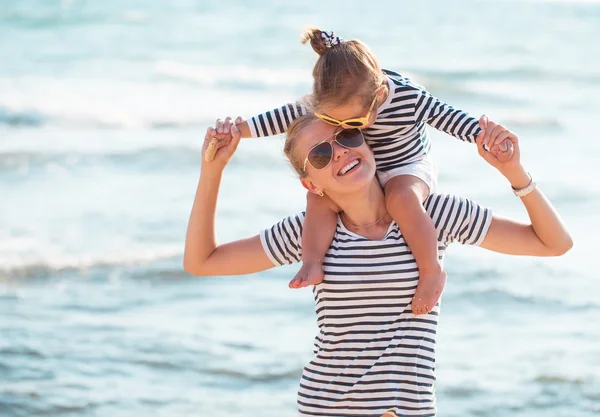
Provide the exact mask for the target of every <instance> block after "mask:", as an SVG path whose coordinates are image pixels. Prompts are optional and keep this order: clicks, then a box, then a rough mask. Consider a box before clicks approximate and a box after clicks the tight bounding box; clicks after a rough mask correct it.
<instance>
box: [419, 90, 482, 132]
mask: <svg viewBox="0 0 600 417" xmlns="http://www.w3.org/2000/svg"><path fill="white" fill-rule="evenodd" d="M416 87H417V88H418V86H416ZM415 119H416V120H415V122H417V123H418V122H426V123H427V124H429V125H430V126H433V127H435V128H436V129H437V130H440V131H442V132H446V133H448V134H449V135H452V136H454V137H455V138H457V139H460V140H464V141H465V142H470V143H475V138H476V137H477V135H478V134H479V132H480V129H479V125H478V120H477V119H476V118H474V117H473V116H471V115H470V114H468V113H467V112H465V111H462V110H459V109H455V108H454V107H452V106H451V105H449V104H447V103H444V102H443V101H441V100H440V99H438V98H437V97H434V96H433V95H431V94H430V93H429V92H428V91H426V90H425V89H422V88H419V94H418V95H417V98H416V102H415Z"/></svg>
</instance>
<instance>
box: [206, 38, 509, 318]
mask: <svg viewBox="0 0 600 417" xmlns="http://www.w3.org/2000/svg"><path fill="white" fill-rule="evenodd" d="M307 41H310V44H311V46H312V47H313V49H314V50H315V52H316V53H317V54H319V59H318V60H317V63H316V64H315V67H314V69H313V77H314V86H313V92H312V94H311V95H310V96H309V98H308V101H307V102H305V104H306V105H305V104H303V103H300V102H299V103H295V104H287V105H284V106H283V107H281V108H277V109H275V110H272V111H269V112H267V113H264V114H260V115H258V116H255V117H252V118H251V119H249V120H248V121H246V122H243V123H241V124H239V125H238V126H237V127H238V129H239V130H240V131H241V133H242V137H264V136H270V135H277V134H280V133H284V132H285V131H286V130H287V127H288V126H289V125H290V123H291V122H292V121H293V120H294V119H296V118H298V117H299V116H301V115H303V114H306V113H307V112H308V111H309V109H310V111H312V112H314V113H315V115H316V116H317V117H319V118H320V119H321V120H323V121H324V122H326V123H329V124H331V125H335V126H339V128H340V129H354V128H358V129H362V130H363V134H364V137H365V139H366V142H367V143H368V144H369V146H370V147H371V149H372V151H373V153H374V156H375V161H376V163H377V169H378V177H379V181H380V182H381V185H382V186H383V187H384V189H385V201H386V207H387V210H388V212H389V213H390V215H391V216H392V218H393V219H394V220H395V221H396V223H397V224H398V225H399V226H400V230H402V234H403V236H404V239H405V241H406V242H407V243H408V245H409V247H410V250H411V251H412V253H413V255H414V257H415V259H416V262H417V266H418V269H419V283H418V285H417V288H416V292H415V296H414V298H413V300H412V311H413V313H414V314H425V313H428V312H430V311H431V310H432V309H433V307H434V306H435V304H436V303H437V302H438V300H439V298H440V295H441V292H442V289H443V288H444V284H445V282H446V273H445V271H444V270H443V268H442V265H441V264H440V262H439V260H438V248H437V240H438V239H437V236H436V232H435V228H434V225H433V223H432V221H431V217H430V216H429V215H428V214H427V213H426V211H425V209H424V208H423V202H424V200H425V199H426V198H427V196H428V195H429V194H430V193H431V192H432V191H433V189H434V188H435V185H436V181H437V170H436V167H435V165H434V163H433V161H432V159H431V157H430V156H429V150H430V147H431V143H430V141H429V137H428V136H427V130H426V127H425V123H428V124H430V125H431V126H433V127H435V128H436V129H439V130H442V131H444V132H446V133H449V134H451V135H452V136H455V137H456V138H458V139H461V140H463V141H467V142H471V143H475V138H476V136H477V135H478V134H479V132H480V129H479V127H478V120H477V119H475V118H473V117H471V116H470V115H468V114H467V113H465V112H463V111H461V110H458V109H454V108H453V107H451V106H449V105H448V104H446V103H444V102H442V101H440V100H439V99H437V98H435V97H434V96H432V95H431V94H429V93H428V92H427V91H425V90H424V89H423V88H422V87H420V86H418V85H417V84H415V83H413V82H412V81H411V80H410V79H409V78H406V77H404V76H402V75H400V74H398V73H396V72H393V71H388V70H382V69H381V67H380V65H379V62H378V61H377V58H376V57H375V55H374V54H373V52H372V51H371V50H370V48H369V47H368V46H367V45H365V44H364V43H362V42H361V41H358V40H351V41H345V40H343V39H341V38H340V37H338V36H336V35H335V34H334V33H333V32H324V31H321V30H320V29H316V28H312V29H309V30H307V31H306V32H305V34H304V36H303V39H302V43H306V42H307ZM216 128H217V132H218V133H225V134H227V133H229V132H226V131H224V128H223V124H222V123H219V122H217V126H216ZM500 141H503V142H501V143H500V144H489V145H494V146H493V147H492V151H493V152H494V154H496V155H497V156H498V157H499V158H500V159H503V160H508V159H509V158H510V156H511V155H512V142H510V141H509V140H508V139H506V138H503V137H500ZM332 158H333V144H331V140H330V139H329V140H326V141H324V142H321V143H320V144H318V145H316V146H315V147H313V149H312V150H311V152H310V154H309V158H307V160H306V161H305V167H306V164H311V165H312V166H313V168H315V169H323V168H325V167H327V166H328V165H329V163H330V162H331V160H332ZM360 163H361V161H360V160H349V161H348V163H347V164H345V165H344V166H343V167H342V169H340V170H339V172H338V173H337V175H338V176H348V175H352V172H353V169H354V168H355V167H356V166H358V165H360ZM339 211H340V210H339V208H338V207H337V206H336V205H335V204H334V203H333V202H332V201H331V200H330V199H329V198H327V196H326V195H325V194H323V193H322V192H321V193H320V194H318V195H316V194H314V193H308V196H307V208H306V219H305V223H304V231H303V232H302V248H303V251H302V263H303V265H302V268H301V269H300V271H299V272H298V274H297V275H296V276H295V277H294V279H292V281H291V282H290V287H292V288H299V287H304V286H308V285H315V284H318V283H319V282H321V281H322V280H323V269H322V262H323V258H324V255H325V253H326V252H327V249H328V248H329V246H330V245H331V243H332V240H333V237H334V233H335V229H336V219H337V213H338V212H339ZM342 215H343V213H342ZM380 221H381V219H376V220H375V221H374V222H373V223H371V224H361V225H354V226H355V227H356V228H365V227H370V226H373V225H375V224H377V223H378V222H380ZM354 255H355V254H354ZM373 261H375V262H376V260H365V262H373ZM402 262H403V261H402V260H398V263H402ZM389 268H391V269H393V268H394V265H389Z"/></svg>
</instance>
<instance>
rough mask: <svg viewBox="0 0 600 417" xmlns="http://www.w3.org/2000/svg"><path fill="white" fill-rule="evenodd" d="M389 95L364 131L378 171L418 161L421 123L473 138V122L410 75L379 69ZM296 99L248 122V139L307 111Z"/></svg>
mask: <svg viewBox="0 0 600 417" xmlns="http://www.w3.org/2000/svg"><path fill="white" fill-rule="evenodd" d="M384 73H385V76H386V78H387V81H388V86H389V92H390V93H389V94H388V97H387V99H386V101H385V102H384V103H383V104H382V105H381V106H379V108H378V110H377V119H376V121H375V123H374V124H373V125H372V126H370V127H369V128H367V129H364V130H363V133H364V135H365V140H366V142H367V144H369V146H370V147H371V149H372V150H373V153H374V154H375V162H376V164H377V169H379V170H381V171H389V170H391V169H394V168H400V167H403V166H405V165H408V164H410V163H412V162H416V161H420V160H421V159H423V158H424V157H425V156H426V155H427V154H428V153H429V151H430V149H431V142H430V140H429V136H428V135H427V129H426V127H425V123H428V124H429V125H431V126H433V127H435V128H436V129H438V130H441V131H443V132H446V133H448V134H450V135H452V136H454V137H456V138H458V139H461V140H463V141H466V142H472V143H473V142H475V138H476V136H477V135H478V134H479V126H478V121H477V119H475V118H474V117H472V116H470V115H469V114H468V113H466V112H464V111H462V110H458V109H455V108H454V107H452V106H450V105H448V104H446V103H444V102H443V101H441V100H440V99H438V98H436V97H434V96H433V95H431V94H430V93H429V92H427V91H426V90H425V89H423V88H422V87H421V86H419V85H417V84H415V83H414V82H413V81H412V80H411V79H410V78H407V77H404V76H402V75H400V74H398V73H396V72H393V71H388V70H384ZM307 112H308V109H307V108H306V106H304V105H303V104H302V103H301V102H297V103H294V104H286V105H284V106H282V107H279V108H276V109H274V110H271V111H268V112H266V113H263V114H259V115H258V116H254V117H252V118H250V119H249V120H248V127H249V128H250V132H251V134H252V137H255V138H256V137H265V136H272V135H277V134H280V133H284V132H285V131H286V130H287V128H288V126H289V125H290V123H291V122H292V121H293V120H294V119H296V118H298V117H300V116H301V115H303V114H306V113H307Z"/></svg>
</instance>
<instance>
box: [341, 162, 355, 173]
mask: <svg viewBox="0 0 600 417" xmlns="http://www.w3.org/2000/svg"><path fill="white" fill-rule="evenodd" d="M357 165H358V160H357V159H355V160H354V161H352V162H350V163H349V164H348V165H346V166H345V167H343V168H342V169H341V170H340V175H344V174H345V173H346V172H348V171H350V170H351V169H352V168H354V167H355V166H357Z"/></svg>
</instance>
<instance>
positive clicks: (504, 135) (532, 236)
mask: <svg viewBox="0 0 600 417" xmlns="http://www.w3.org/2000/svg"><path fill="white" fill-rule="evenodd" d="M480 121H481V124H482V126H484V127H485V130H483V131H482V134H480V135H479V136H478V137H477V149H478V151H479V155H481V156H482V157H483V158H484V159H485V160H486V161H487V162H488V163H489V164H490V165H492V166H493V167H495V168H496V169H498V170H499V171H500V173H501V174H502V175H504V177H505V178H506V179H507V180H508V181H509V182H510V185H511V186H512V188H513V189H515V190H519V189H523V188H525V187H527V186H528V185H530V183H531V182H532V181H533V180H532V178H531V177H530V176H529V174H528V173H527V171H526V170H525V168H523V166H522V165H521V161H520V150H519V145H518V138H517V136H516V135H515V134H514V133H512V132H510V131H509V130H507V129H506V128H504V127H503V126H501V125H497V124H495V123H493V122H489V121H488V120H487V118H486V117H485V116H482V117H481V119H480ZM485 139H488V140H490V141H497V140H504V139H509V140H510V141H511V142H512V143H513V145H514V151H513V155H512V157H511V159H510V160H509V161H507V162H500V161H499V160H498V158H497V157H496V156H495V155H494V154H493V153H491V152H486V151H485V150H484V148H483V142H484V140H485ZM520 198H521V201H522V203H523V205H524V206H525V209H526V210H527V214H528V215H529V220H530V223H529V224H528V223H521V222H518V221H515V220H511V219H507V218H503V217H499V216H494V217H493V218H492V222H491V224H490V227H489V230H488V232H487V234H486V236H485V238H484V240H483V242H482V243H481V247H483V248H486V249H489V250H492V251H494V252H500V253H506V254H510V255H529V256H559V255H563V254H564V253H566V252H567V251H568V250H569V249H571V247H572V246H573V241H572V239H571V236H570V235H569V232H568V231H567V228H566V227H565V225H564V223H563V222H562V220H561V219H560V216H559V215H558V213H557V212H556V209H555V208H554V206H553V205H552V203H550V201H548V199H547V198H546V196H545V195H544V194H543V193H542V191H541V190H540V189H539V188H537V187H535V188H534V189H533V191H532V192H530V193H529V194H527V195H525V196H523V197H520Z"/></svg>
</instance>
